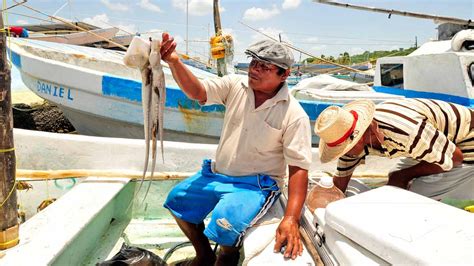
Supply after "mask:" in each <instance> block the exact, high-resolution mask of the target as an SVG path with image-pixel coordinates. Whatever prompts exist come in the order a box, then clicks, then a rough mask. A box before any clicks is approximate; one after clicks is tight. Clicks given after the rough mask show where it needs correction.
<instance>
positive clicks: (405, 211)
mask: <svg viewBox="0 0 474 266" xmlns="http://www.w3.org/2000/svg"><path fill="white" fill-rule="evenodd" d="M14 138H15V147H16V155H17V158H18V161H17V176H18V179H19V180H22V181H27V182H29V183H31V184H32V186H33V188H32V189H30V190H28V191H21V192H19V195H18V201H19V202H20V204H22V203H23V204H25V205H26V202H27V201H28V202H30V205H31V206H30V207H28V206H24V210H25V211H26V212H30V214H28V218H29V219H28V220H27V221H26V222H25V223H23V224H21V225H20V243H19V244H18V245H17V246H15V247H13V248H10V249H8V250H5V251H1V252H0V264H1V265H15V266H16V265H31V264H32V263H34V264H38V265H95V264H96V263H98V262H101V261H104V260H107V259H110V258H111V257H112V256H113V255H114V254H115V253H117V252H118V250H119V249H120V247H121V246H122V244H123V243H125V244H127V245H131V246H137V247H142V248H145V249H147V250H150V251H152V252H154V253H155V254H158V255H160V256H161V257H162V258H164V259H166V262H167V263H169V264H170V265H173V263H176V262H178V261H181V260H183V259H185V258H187V257H192V256H193V251H192V248H191V247H189V245H188V244H185V243H184V242H186V238H185V237H184V235H183V234H182V233H181V232H180V230H179V228H178V226H177V225H176V223H175V222H174V220H173V218H172V217H171V216H170V215H169V213H168V212H167V211H166V210H165V209H164V208H163V207H162V203H163V201H164V199H165V197H166V195H167V193H168V191H169V190H170V189H171V187H172V186H173V185H174V184H176V182H179V180H180V179H182V178H184V177H186V176H188V175H190V174H191V173H193V172H195V171H196V170H198V169H199V168H200V164H201V161H202V159H203V158H213V156H214V154H215V150H216V147H217V145H214V144H191V143H180V142H168V141H167V142H165V162H164V163H163V162H161V160H158V164H157V166H156V169H155V170H156V171H159V172H158V173H156V174H155V178H154V180H152V181H149V180H148V181H145V184H144V185H143V188H142V190H141V192H140V193H139V194H138V195H137V196H136V198H135V201H133V197H134V196H133V195H134V189H136V187H137V186H138V184H137V182H132V179H133V178H137V177H138V179H139V178H140V177H141V174H142V167H143V158H142V156H140V154H144V149H145V143H144V141H143V140H137V139H122V138H104V137H91V136H82V135H71V134H56V133H46V132H38V131H28V130H18V129H15V130H14ZM313 158H314V161H313V164H312V166H311V179H312V180H316V179H317V178H318V177H321V176H322V175H324V173H323V172H321V171H323V170H325V169H332V168H333V167H334V164H332V165H331V164H329V165H321V164H320V162H319V161H318V159H317V158H319V157H318V149H313ZM395 163H397V161H396V160H389V159H382V160H381V159H380V158H372V157H369V158H367V162H366V165H364V166H361V167H360V168H358V169H357V172H356V174H355V176H357V177H363V178H364V177H365V178H366V179H365V180H369V179H373V178H370V177H369V176H382V175H384V174H386V170H387V169H389V168H391V167H392V166H393V165H394V164H395ZM65 178H66V179H65ZM39 180H49V181H47V182H45V181H39ZM359 180H361V179H359ZM148 183H150V184H151V189H150V193H149V195H148V197H147V198H146V200H145V201H144V203H143V204H141V203H140V202H141V200H142V199H143V196H144V195H143V194H144V191H145V187H146V186H147V185H148ZM366 190H368V188H367V187H366V186H364V185H363V184H362V183H360V182H358V181H357V180H353V181H352V183H351V185H350V187H349V189H348V191H349V193H350V195H353V196H351V197H348V198H346V199H343V200H340V201H337V202H334V203H331V204H330V205H328V208H327V209H326V211H325V212H324V209H321V210H319V209H318V210H317V211H316V215H314V216H313V214H311V213H310V212H309V210H307V209H305V210H304V217H303V228H304V230H305V231H306V232H307V237H308V239H309V241H306V242H305V245H306V247H305V253H304V254H303V256H301V257H298V259H297V260H295V261H285V260H284V259H283V256H282V255H281V254H275V253H273V243H274V238H273V236H274V232H275V228H276V226H277V225H278V222H279V221H280V220H279V219H280V218H281V216H282V215H283V213H282V210H283V208H284V206H285V203H286V200H285V196H282V197H281V200H280V201H279V202H277V203H276V204H275V207H274V208H272V211H271V212H270V214H269V215H268V216H265V217H264V218H263V220H262V221H261V222H259V223H257V225H258V226H256V227H254V228H252V229H251V231H250V232H251V233H249V234H247V240H246V241H244V250H245V257H244V258H243V259H242V260H243V262H244V265H282V263H285V264H289V265H316V263H315V261H314V260H313V258H312V257H311V256H310V254H309V253H308V251H310V250H313V249H314V248H316V250H317V251H318V253H319V256H320V257H321V258H322V259H323V261H324V263H325V264H327V263H329V264H330V263H334V264H346V262H347V263H348V264H355V263H364V265H365V264H367V263H368V264H374V263H379V264H397V263H421V264H432V263H437V262H443V263H444V262H446V263H451V262H460V261H461V262H465V264H472V263H473V262H474V261H473V256H472V248H473V247H474V243H473V242H474V231H473V229H472V222H473V219H474V216H473V215H472V214H469V213H467V212H465V211H462V210H459V209H456V208H454V207H451V206H448V205H445V204H443V203H440V202H437V201H434V200H430V199H427V198H423V197H421V196H418V195H416V194H414V193H411V192H407V191H403V190H400V189H395V188H390V187H383V188H378V189H374V190H372V191H368V192H364V193H361V192H363V191H366ZM48 194H49V195H48ZM48 196H49V197H57V198H58V199H57V200H56V201H55V202H54V203H52V204H51V205H49V206H48V207H46V208H45V209H44V210H42V211H40V212H39V213H36V206H37V205H38V204H39V202H41V200H43V199H45V198H47V197H48ZM132 201H133V204H132V205H131V207H130V208H127V207H128V206H129V204H130V203H131V202H132ZM381 202H382V203H383V204H380V203H381ZM355 204H357V206H358V207H357V208H354V205H355ZM374 209H375V211H374ZM32 214H34V215H32ZM388 224H390V225H394V226H392V227H389V226H385V225H388ZM447 236H449V238H443V239H444V240H445V241H436V239H438V238H440V237H447ZM331 261H332V262H331Z"/></svg>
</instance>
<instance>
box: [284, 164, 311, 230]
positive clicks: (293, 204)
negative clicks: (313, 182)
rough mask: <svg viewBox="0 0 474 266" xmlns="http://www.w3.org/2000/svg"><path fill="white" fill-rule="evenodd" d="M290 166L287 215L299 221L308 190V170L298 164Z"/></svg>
mask: <svg viewBox="0 0 474 266" xmlns="http://www.w3.org/2000/svg"><path fill="white" fill-rule="evenodd" d="M289 168H290V178H289V182H288V203H287V205H286V210H285V217H294V218H295V219H297V220H298V221H299V219H300V216H301V209H302V208H303V205H304V202H305V200H306V193H307V191H308V170H305V169H302V168H299V167H296V166H290V167H289Z"/></svg>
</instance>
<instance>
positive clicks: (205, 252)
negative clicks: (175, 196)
mask: <svg viewBox="0 0 474 266" xmlns="http://www.w3.org/2000/svg"><path fill="white" fill-rule="evenodd" d="M173 217H174V218H175V219H176V223H178V226H179V228H181V231H183V233H184V234H185V235H186V236H187V237H188V239H189V240H190V241H191V243H192V244H193V247H194V249H195V250H196V258H194V260H193V261H192V263H191V265H193V266H199V265H214V262H215V261H216V255H215V254H214V252H213V251H212V248H211V245H210V244H209V239H207V237H206V235H204V223H200V224H192V223H188V222H186V221H183V220H181V219H179V218H177V217H176V216H174V215H173Z"/></svg>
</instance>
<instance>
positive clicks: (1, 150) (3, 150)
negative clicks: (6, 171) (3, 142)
mask: <svg viewBox="0 0 474 266" xmlns="http://www.w3.org/2000/svg"><path fill="white" fill-rule="evenodd" d="M14 150H15V148H8V149H0V153H2V152H10V151H14Z"/></svg>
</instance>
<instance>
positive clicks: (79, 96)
mask: <svg viewBox="0 0 474 266" xmlns="http://www.w3.org/2000/svg"><path fill="white" fill-rule="evenodd" d="M453 40H454V39H453ZM469 41H470V39H469V37H466V36H464V37H463V36H461V37H459V38H457V39H456V40H454V41H433V42H429V43H426V44H425V45H422V46H421V47H420V48H419V49H418V50H416V51H415V52H413V53H412V54H411V55H409V56H404V57H388V58H381V59H379V60H378V61H377V65H376V71H375V81H374V86H373V87H366V88H365V89H364V90H357V91H353V89H339V88H338V87H337V86H336V89H334V86H333V84H332V83H331V82H329V83H325V84H323V85H324V86H323V87H321V86H319V85H314V83H313V82H312V79H313V78H308V79H303V80H302V81H301V82H300V84H298V85H296V86H295V87H294V89H292V94H293V95H294V96H295V98H297V99H298V100H299V102H300V104H301V105H302V107H303V109H304V110H305V111H306V113H307V114H308V116H309V117H310V120H311V121H312V123H314V121H315V120H316V118H317V117H318V115H319V114H320V113H321V111H322V110H324V109H325V108H326V107H328V106H330V105H334V104H336V105H343V104H345V103H348V102H350V101H353V100H356V99H360V98H364V99H372V100H374V101H375V102H380V101H383V100H389V99H397V98H404V97H409V98H414V97H419V98H432V99H441V100H447V101H450V102H454V103H458V104H461V105H464V106H469V107H472V106H474V88H473V85H472V84H473V82H472V80H473V78H472V76H474V75H473V70H471V69H472V68H471V64H472V63H473V62H474V52H473V51H472V50H467V49H464V48H462V49H461V48H457V47H463V46H462V44H463V43H468V42H469ZM8 43H10V46H11V47H10V49H11V55H12V62H13V63H14V64H15V66H16V67H17V68H18V69H19V71H20V73H21V76H22V80H23V82H24V83H25V84H26V86H27V87H28V88H30V90H32V91H33V92H34V93H36V94H37V95H38V96H40V97H42V98H44V99H46V100H48V101H50V102H52V103H54V104H57V105H58V106H59V107H60V108H61V109H62V110H63V111H64V114H65V115H66V116H67V118H68V119H69V120H70V121H71V123H72V124H73V125H74V127H75V128H76V129H77V131H78V132H79V133H81V134H86V135H95V136H108V137H126V138H143V122H142V121H143V115H142V108H141V78H140V73H139V72H138V70H135V69H131V68H128V67H126V66H125V65H124V64H123V62H122V59H123V56H124V53H123V52H120V51H110V50H104V49H99V48H90V47H81V46H74V45H65V44H57V43H47V42H41V41H34V40H28V39H12V40H11V41H10V42H8ZM453 47H454V48H453ZM437 62H444V63H443V64H439V63H437ZM189 68H190V69H191V71H192V72H193V73H194V74H195V75H196V76H197V77H198V78H199V79H203V78H212V77H215V75H214V74H211V73H209V72H206V71H203V70H200V69H197V68H194V67H189ZM164 72H165V77H166V84H167V99H166V106H165V116H164V117H165V122H164V128H165V130H167V131H168V132H167V134H165V137H166V138H167V139H168V140H176V141H188V142H189V141H191V142H207V143H217V142H218V138H219V136H220V132H221V127H222V123H223V117H224V110H225V109H224V107H223V106H218V105H214V106H200V105H199V104H198V103H197V102H196V101H193V100H190V99H189V98H188V97H187V96H186V95H185V94H184V93H183V92H182V91H181V90H180V89H179V88H178V86H177V85H176V82H175V81H174V79H173V78H172V76H171V72H170V70H169V68H168V67H167V65H166V64H164ZM316 79H317V77H316ZM328 86H329V87H328ZM331 88H332V89H331ZM312 141H313V144H314V145H317V143H318V138H317V136H313V140H312Z"/></svg>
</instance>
